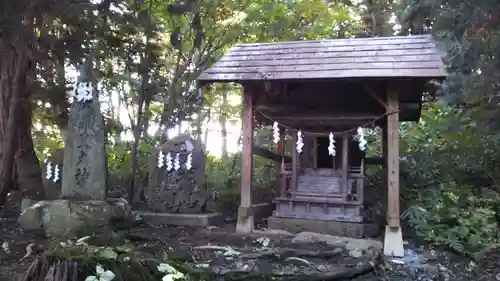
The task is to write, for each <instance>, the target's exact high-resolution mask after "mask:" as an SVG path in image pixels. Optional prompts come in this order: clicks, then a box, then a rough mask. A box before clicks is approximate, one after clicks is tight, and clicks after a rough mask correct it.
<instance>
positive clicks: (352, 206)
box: [198, 35, 446, 256]
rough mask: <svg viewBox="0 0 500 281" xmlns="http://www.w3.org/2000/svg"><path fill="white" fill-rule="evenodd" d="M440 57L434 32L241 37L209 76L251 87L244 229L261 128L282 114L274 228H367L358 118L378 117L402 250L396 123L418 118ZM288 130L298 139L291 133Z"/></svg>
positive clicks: (395, 235)
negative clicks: (264, 39)
mask: <svg viewBox="0 0 500 281" xmlns="http://www.w3.org/2000/svg"><path fill="white" fill-rule="evenodd" d="M441 56H442V55H441V53H440V52H439V50H438V49H437V48H436V45H435V43H434V42H433V40H432V38H431V37H430V36H426V35H424V36H407V37H377V38H356V39H337V40H323V41H296V42H280V43H257V44H237V45H235V46H234V47H233V48H232V49H231V50H230V51H229V52H228V53H227V54H226V55H225V56H223V57H222V58H221V59H220V60H219V61H217V62H216V63H215V65H213V66H212V67H211V68H209V69H208V70H206V71H205V72H203V73H202V74H201V76H200V77H199V79H198V80H199V81H200V82H201V83H202V84H206V83H212V82H236V83H240V84H241V85H242V86H243V87H244V95H243V151H242V167H241V205H240V208H239V211H238V223H237V231H238V232H251V231H252V230H253V227H254V220H253V212H252V198H251V194H252V192H251V188H252V187H251V182H252V154H253V153H254V152H255V151H252V150H253V149H255V147H254V146H253V137H252V136H253V127H254V125H255V123H259V124H268V125H273V124H275V123H277V124H278V126H279V128H280V134H281V137H280V142H279V143H278V146H277V149H278V153H279V154H280V155H282V159H283V161H282V162H281V164H280V166H281V168H280V171H281V194H279V196H277V198H276V200H275V203H276V208H275V211H274V214H273V216H272V217H270V218H269V224H270V228H272V227H280V228H287V224H294V225H301V226H303V228H302V229H304V230H305V229H308V227H309V226H312V225H314V224H316V225H322V226H323V227H324V228H329V227H330V228H338V229H343V231H344V232H343V233H344V234H347V235H351V236H362V235H363V178H364V163H365V154H364V151H362V149H360V147H359V143H358V142H359V139H357V138H356V135H357V129H358V128H359V127H373V126H380V127H381V128H382V129H383V130H382V131H383V136H382V143H383V145H382V147H383V148H382V151H383V153H382V154H383V160H384V161H382V162H383V163H384V168H385V169H386V181H387V188H388V190H387V194H388V207H387V227H386V233H385V243H384V244H385V246H384V253H385V254H386V255H396V256H401V255H402V254H403V242H402V234H401V227H400V210H399V145H398V142H399V141H398V139H399V135H398V122H400V121H418V119H419V117H420V110H421V105H422V94H423V92H424V91H426V86H428V85H429V83H428V82H429V81H430V80H433V79H442V78H444V77H445V76H446V72H445V68H444V64H443V62H442V59H441ZM330 134H332V135H333V140H334V141H335V142H334V146H335V148H334V150H335V152H333V153H332V141H331V140H330ZM285 135H286V137H287V138H288V139H291V141H285V142H283V139H285ZM298 143H300V145H297V144H298ZM346 229H347V230H349V231H345V230H346ZM311 230H312V229H311Z"/></svg>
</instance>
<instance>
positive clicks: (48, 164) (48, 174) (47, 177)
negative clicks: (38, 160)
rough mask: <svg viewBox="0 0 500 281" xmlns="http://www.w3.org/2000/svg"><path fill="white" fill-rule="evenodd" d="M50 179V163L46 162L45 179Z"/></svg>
mask: <svg viewBox="0 0 500 281" xmlns="http://www.w3.org/2000/svg"><path fill="white" fill-rule="evenodd" d="M51 177H52V162H47V167H46V175H45V178H46V179H48V180H49V179H50V178H51Z"/></svg>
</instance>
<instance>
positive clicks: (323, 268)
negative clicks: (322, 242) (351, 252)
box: [316, 264, 328, 272]
mask: <svg viewBox="0 0 500 281" xmlns="http://www.w3.org/2000/svg"><path fill="white" fill-rule="evenodd" d="M316 269H317V270H318V271H320V272H325V271H327V270H328V268H327V267H326V265H324V264H320V265H318V266H317V267H316Z"/></svg>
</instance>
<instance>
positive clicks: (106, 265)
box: [43, 236, 208, 281]
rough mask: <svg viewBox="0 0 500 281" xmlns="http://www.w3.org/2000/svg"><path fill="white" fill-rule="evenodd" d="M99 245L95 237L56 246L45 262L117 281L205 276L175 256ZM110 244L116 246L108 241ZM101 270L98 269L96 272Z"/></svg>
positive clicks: (128, 246) (127, 244)
mask: <svg viewBox="0 0 500 281" xmlns="http://www.w3.org/2000/svg"><path fill="white" fill-rule="evenodd" d="M92 240H94V241H100V239H99V237H97V236H92V237H91V236H87V237H83V238H80V239H78V240H76V241H73V240H68V241H64V242H57V241H55V243H54V244H53V245H52V246H51V247H50V248H49V250H48V251H47V252H45V253H44V255H43V256H44V257H47V259H48V260H53V262H54V263H57V262H58V261H75V262H77V263H78V267H79V272H80V274H84V275H85V276H96V275H98V274H99V272H96V271H99V269H100V270H101V271H102V270H104V271H108V270H109V271H110V272H107V273H110V274H111V275H114V276H115V278H113V280H117V281H132V280H133V281H136V280H141V281H157V280H161V279H162V277H164V276H165V275H168V274H174V275H175V276H174V279H177V278H175V277H182V279H183V280H204V278H206V276H207V275H208V273H205V272H203V271H201V270H196V269H192V268H190V267H188V266H185V265H183V264H182V263H181V262H180V261H179V262H178V261H176V259H175V258H174V256H175V255H172V256H171V255H170V254H169V253H167V252H165V251H164V250H151V249H149V250H146V251H144V250H142V249H141V248H142V247H140V246H139V245H136V244H134V243H131V242H128V241H127V242H125V243H123V242H122V243H120V244H119V245H115V246H109V245H102V244H99V243H98V244H95V243H92V242H91V241H92ZM111 243H112V244H116V243H114V242H113V241H111ZM99 267H101V268H99Z"/></svg>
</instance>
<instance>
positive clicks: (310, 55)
mask: <svg viewBox="0 0 500 281" xmlns="http://www.w3.org/2000/svg"><path fill="white" fill-rule="evenodd" d="M445 76H446V71H445V68H444V64H443V62H442V53H441V52H440V51H439V50H438V49H437V47H436V44H435V43H434V42H433V40H432V38H431V36H429V35H419V36H394V37H375V38H355V39H335V40H321V41H293V42H279V43H255V44H236V45H235V46H233V47H232V48H231V50H230V51H229V52H228V53H227V54H226V55H224V56H223V57H222V58H221V59H220V60H219V61H217V62H216V63H215V64H214V65H213V66H212V67H211V68H209V69H207V70H206V71H204V72H203V73H202V74H201V75H200V77H199V78H198V80H200V81H203V82H217V81H246V80H254V81H255V80H294V79H300V80H304V79H335V78H362V77H379V78H382V77H384V78H390V77H393V78H396V77H414V78H417V77H422V78H441V77H445Z"/></svg>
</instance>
